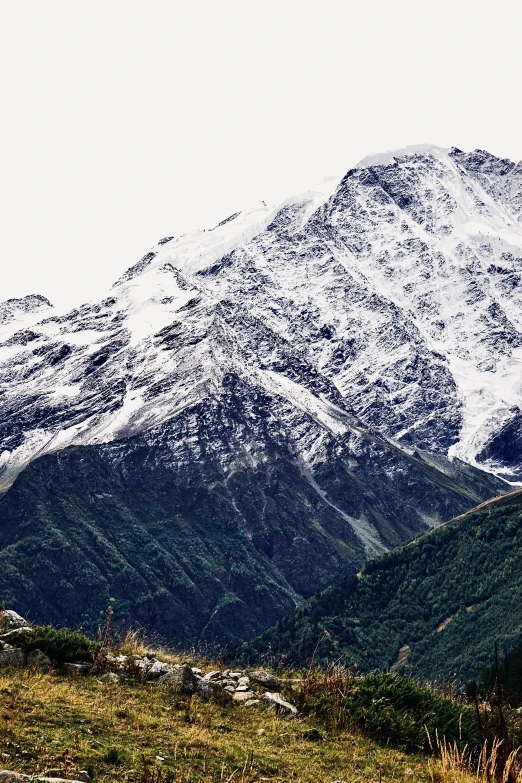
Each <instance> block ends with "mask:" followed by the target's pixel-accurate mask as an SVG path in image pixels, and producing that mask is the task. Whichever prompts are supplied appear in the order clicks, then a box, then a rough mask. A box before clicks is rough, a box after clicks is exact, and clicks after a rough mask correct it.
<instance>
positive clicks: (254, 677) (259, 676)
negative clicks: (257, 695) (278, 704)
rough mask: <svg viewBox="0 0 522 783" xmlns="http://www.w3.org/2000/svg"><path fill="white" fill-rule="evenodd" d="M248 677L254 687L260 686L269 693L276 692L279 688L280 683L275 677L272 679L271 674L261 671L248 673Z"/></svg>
mask: <svg viewBox="0 0 522 783" xmlns="http://www.w3.org/2000/svg"><path fill="white" fill-rule="evenodd" d="M248 676H249V677H250V680H251V681H252V682H254V683H255V684H256V685H261V686H262V687H263V688H266V689H267V690H269V691H276V690H277V689H278V688H279V687H280V686H281V682H280V680H279V679H278V678H277V677H274V675H273V674H270V672H266V671H264V670H262V669H260V670H258V671H255V672H249V673H248Z"/></svg>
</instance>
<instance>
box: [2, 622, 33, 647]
mask: <svg viewBox="0 0 522 783" xmlns="http://www.w3.org/2000/svg"><path fill="white" fill-rule="evenodd" d="M32 633H34V631H33V629H32V628H31V627H30V626H29V625H24V626H22V627H21V628H13V629H12V630H11V631H7V632H6V633H2V634H0V642H2V643H3V644H12V645H13V646H14V647H19V646H20V645H21V644H23V642H24V641H25V640H26V639H28V638H29V636H30V635H31V634H32Z"/></svg>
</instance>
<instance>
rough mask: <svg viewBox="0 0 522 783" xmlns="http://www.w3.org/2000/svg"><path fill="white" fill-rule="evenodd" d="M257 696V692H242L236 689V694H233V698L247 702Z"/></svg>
mask: <svg viewBox="0 0 522 783" xmlns="http://www.w3.org/2000/svg"><path fill="white" fill-rule="evenodd" d="M255 697H256V694H255V693H252V691H240V692H237V691H236V693H234V695H233V696H232V700H233V701H238V702H246V701H250V700H251V699H255Z"/></svg>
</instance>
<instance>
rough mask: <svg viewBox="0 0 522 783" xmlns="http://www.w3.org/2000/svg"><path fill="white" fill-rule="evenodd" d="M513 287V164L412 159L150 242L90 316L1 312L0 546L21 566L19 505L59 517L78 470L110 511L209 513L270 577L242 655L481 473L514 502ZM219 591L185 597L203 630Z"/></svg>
mask: <svg viewBox="0 0 522 783" xmlns="http://www.w3.org/2000/svg"><path fill="white" fill-rule="evenodd" d="M521 270H522V166H521V164H517V165H515V164H513V163H511V162H509V161H505V160H499V159H497V158H495V157H493V156H492V155H489V154H488V153H485V152H481V151H477V152H474V153H470V154H466V153H463V152H461V151H459V150H456V149H452V150H443V149H440V148H437V147H417V148H410V149H407V150H404V151H401V152H397V153H393V154H389V155H384V156H373V157H371V158H368V159H366V160H364V161H363V162H362V163H361V164H359V165H358V166H357V167H355V168H354V169H352V170H351V171H349V172H348V173H347V174H346V176H345V177H344V178H343V179H342V180H341V181H340V182H338V181H335V180H331V181H329V182H326V183H324V185H323V186H321V187H320V188H318V189H317V190H314V191H311V192H309V193H306V194H303V195H301V196H299V197H298V198H294V199H289V200H288V201H287V202H285V203H284V204H282V205H279V206H277V207H267V206H265V205H261V206H259V208H257V209H255V210H252V211H250V212H248V213H246V214H244V213H237V214H235V215H232V216H230V217H229V218H228V219H226V220H224V221H223V222H222V223H220V224H219V225H218V226H216V227H215V228H213V229H210V230H206V231H196V232H192V233H190V234H188V235H185V236H183V237H178V238H174V237H167V238H165V239H162V240H160V241H159V242H158V243H157V245H156V246H155V247H154V248H152V250H151V251H150V252H149V253H147V255H145V256H144V257H143V258H142V259H141V260H140V261H139V262H138V263H137V264H136V265H135V266H133V267H131V268H130V269H129V270H128V271H127V272H126V273H125V274H124V275H123V276H122V277H121V278H120V279H119V280H118V281H117V282H116V283H115V284H114V286H113V287H112V289H111V291H110V292H109V294H108V296H107V298H106V299H104V300H103V301H102V302H99V303H96V304H87V305H84V306H82V307H80V308H78V309H75V310H73V311H72V312H70V313H66V314H63V315H59V314H55V313H54V310H53V308H52V307H51V306H50V305H49V303H48V302H47V300H45V299H43V297H34V296H33V297H26V298H25V299H23V300H19V301H12V300H11V301H10V302H7V303H5V304H4V305H1V306H0V395H1V396H0V488H1V489H2V490H4V491H5V490H9V487H10V486H11V485H12V483H13V481H14V480H15V479H16V477H17V475H18V474H19V473H20V472H21V471H24V473H22V475H21V476H20V477H19V479H18V481H17V482H16V483H15V485H14V486H13V488H12V489H10V490H9V491H8V492H7V494H6V495H5V497H4V500H3V501H2V503H3V511H2V513H3V515H4V517H3V518H4V519H7V518H8V519H17V520H21V519H24V520H26V521H24V522H23V523H21V522H20V521H18V522H17V524H16V525H11V524H9V525H4V531H5V530H8V532H7V533H5V532H4V538H3V543H2V539H1V535H2V533H1V530H0V546H2V545H3V546H4V547H5V546H8V545H9V546H15V545H16V546H21V545H22V544H21V542H22V540H23V536H22V535H21V534H20V525H21V526H22V527H23V525H25V524H26V522H27V520H28V519H29V517H30V513H29V511H28V510H27V509H28V506H27V503H28V502H29V501H28V499H27V498H28V496H27V494H24V493H26V492H29V489H28V488H29V487H32V489H30V493H33V494H32V495H31V497H32V498H33V501H31V502H33V503H35V504H36V500H37V499H38V502H39V503H40V505H39V506H38V507H39V508H40V509H41V508H43V507H44V506H45V504H46V503H47V502H48V503H50V504H51V505H52V503H54V500H52V499H50V498H51V495H50V494H49V493H51V494H52V495H53V498H54V497H55V496H60V493H62V494H63V493H65V494H67V493H69V494H68V497H69V498H71V497H72V495H74V498H75V499H74V503H73V501H72V500H70V502H71V503H73V505H74V507H75V508H76V509H77V510H78V508H79V506H78V504H79V503H81V502H84V501H85V503H87V505H88V502H87V500H86V499H85V498H87V497H88V496H89V489H88V487H86V486H84V487H83V491H84V496H85V497H84V501H81V499H80V498H79V497H78V491H77V489H75V487H74V478H75V477H76V478H77V477H78V472H80V473H81V472H82V470H85V472H86V473H85V475H87V474H89V475H90V473H92V476H96V479H94V478H93V479H92V481H93V483H92V484H89V486H91V489H92V487H94V485H95V484H96V483H97V482H100V486H101V484H103V485H104V489H103V491H98V490H97V491H96V492H95V493H94V494H95V496H96V497H98V496H100V497H105V500H104V504H105V506H107V505H109V506H110V505H111V503H113V504H116V505H117V506H118V508H119V509H120V511H121V504H122V503H124V502H127V501H126V500H124V498H125V497H126V495H125V491H126V490H125V491H124V487H127V489H128V488H129V486H130V485H129V482H130V484H131V485H132V486H133V487H135V486H141V484H140V482H145V479H144V478H143V477H144V476H145V475H146V474H147V475H149V479H148V480H147V481H148V485H149V486H150V484H151V482H152V484H154V482H156V481H158V482H159V483H158V492H160V493H161V492H163V493H167V494H168V493H171V492H173V487H177V490H176V492H175V493H174V495H175V497H174V495H173V496H170V495H169V498H170V499H169V500H168V504H167V505H168V508H170V510H171V511H170V512H168V513H171V512H172V509H173V508H174V506H175V505H176V503H177V502H178V501H179V498H180V497H181V495H183V497H188V495H186V493H187V492H188V493H189V494H190V493H192V494H190V497H191V500H190V504H189V505H190V508H191V509H192V511H191V512H190V513H195V514H198V513H201V514H203V516H202V517H201V521H202V520H203V518H204V517H205V514H204V513H203V511H204V508H206V509H207V512H209V510H212V513H213V514H214V515H215V516H214V519H219V520H220V521H219V524H220V525H221V524H225V521H227V524H229V523H230V524H233V525H234V526H235V528H234V529H235V530H236V531H237V530H241V531H242V532H241V535H242V536H243V537H244V541H243V544H244V545H245V546H247V548H248V547H250V548H251V549H252V547H253V549H252V551H250V550H249V552H250V554H248V553H246V550H245V552H243V554H242V557H244V558H245V562H246V560H248V558H250V560H251V562H252V563H255V562H257V561H256V558H258V560H259V559H261V560H263V558H264V559H265V560H266V563H265V565H266V568H267V569H268V570H267V571H266V573H267V574H268V573H269V574H270V577H266V579H271V580H272V581H273V590H272V593H273V595H272V597H267V598H266V602H267V606H268V604H270V607H269V608H267V609H266V612H265V613H264V614H263V615H262V617H261V616H260V618H258V620H256V621H255V622H253V624H252V627H249V628H248V629H247V630H245V633H246V634H248V633H253V632H254V631H258V630H259V628H260V625H262V624H266V623H267V622H268V620H270V621H272V620H273V619H274V617H276V616H280V615H281V613H282V612H283V611H284V610H288V608H289V606H290V605H291V604H292V602H294V603H295V601H296V600H299V599H300V597H302V596H303V595H307V594H310V593H311V592H313V591H314V590H317V589H321V587H324V586H325V585H326V584H328V582H329V581H332V580H333V578H335V577H336V576H338V575H340V574H342V573H343V572H345V571H346V568H347V567H348V566H349V565H351V566H353V567H355V566H357V565H358V564H360V562H361V561H362V559H364V557H365V556H367V555H368V554H371V553H376V552H379V551H383V550H384V549H387V548H389V547H390V546H393V545H394V544H396V543H398V542H399V541H401V540H404V538H406V537H408V536H409V535H411V533H412V532H415V531H418V530H421V529H425V527H426V526H427V525H432V524H435V523H437V522H438V521H443V520H444V519H445V518H448V517H450V516H452V515H454V514H455V513H458V512H460V511H463V510H465V509H466V508H468V507H470V506H472V505H473V504H474V502H476V501H477V500H481V499H485V498H486V497H488V496H489V495H492V494H495V493H498V492H502V491H503V490H504V487H503V485H502V482H501V481H499V480H498V479H496V478H494V477H493V476H489V477H488V475H487V474H484V473H482V472H481V471H480V470H477V469H476V468H477V467H482V468H486V469H487V470H488V471H490V472H492V473H496V474H497V475H498V476H503V477H505V478H508V479H510V480H522V443H521V440H520V433H521V427H522V412H521V409H520V400H521V399H522V394H521V392H522V389H521V376H520V362H521V360H522V306H521V305H522V293H521V288H520V274H521ZM78 447H82V448H79V449H78ZM85 447H87V448H85ZM45 455H48V456H47V457H45ZM448 455H449V457H450V458H451V459H452V460H453V461H448V459H447V457H448ZM36 458H43V459H38V460H37V463H38V465H36V463H35V466H34V467H33V466H31V467H30V468H27V466H28V465H29V464H30V463H32V462H34V460H35V459H36ZM455 458H456V459H455ZM464 462H467V463H469V464H470V465H471V466H475V467H474V468H470V467H468V466H466V465H465V464H463V463H464ZM82 466H83V467H82ZM101 466H103V467H101ZM282 466H283V467H282ZM24 469H25V470H24ZM31 471H32V472H31ZM147 471H153V472H154V477H153V476H152V472H151V473H150V474H149V473H147ZM26 474H27V475H26ZM102 474H103V476H104V477H103V479H102V478H101V476H102ZM111 476H112V478H111ZM159 476H161V480H160V479H158V477H159ZM116 477H117V478H116ZM78 481H79V479H78ZM111 481H112V484H111ZM34 482H36V484H35V483H34ZM107 482H108V484H107ZM114 482H116V484H117V487H116V484H115V483H114ZM126 482H127V483H126ZM280 482H282V483H283V484H284V486H285V492H286V493H287V495H286V499H285V498H284V497H282V495H278V492H279V489H278V487H279V483H280ZM145 484H147V482H145ZM145 484H144V486H145ZM109 485H110V486H109ZM160 485H161V490H160V489H159V486H160ZM196 488H197V491H196ZM98 489H99V487H98ZM93 491H94V490H93ZM144 491H145V490H144ZM198 492H200V493H202V494H199V495H198ZM42 493H43V494H42ZM46 493H47V494H46ZM71 493H72V494H71ZM75 493H76V494H75ZM176 493H177V494H176ZM184 493H185V494H184ZM166 496H167V495H165V497H166ZM155 497H156V498H157V494H156V495H155ZM290 497H292V509H289V508H288V503H289V498H290ZM42 498H43V499H42ZM111 498H112V500H111ZM176 498H177V500H176ZM216 498H218V499H219V502H218V500H216ZM98 499H99V498H98ZM96 502H97V501H96V498H94V497H93V498H91V499H90V500H89V503H94V504H96ZM165 502H167V501H165ZM184 502H185V501H184ZM187 502H188V501H187ZM118 504H119V505H118ZM169 504H170V505H169ZM173 504H174V505H173ZM223 504H224V505H223ZM37 505H38V504H37ZM115 507H116V506H114V508H115ZM49 508H50V506H49ZM89 508H91V509H92V506H89ZM176 508H177V511H176V512H175V513H176V514H180V515H181V517H183V518H184V519H185V518H186V516H183V515H184V514H185V515H186V514H187V513H188V511H187V509H186V508H185V510H184V511H181V510H180V508H178V507H176ZM166 509H167V507H166V506H165V507H162V508H161V513H160V511H158V514H160V516H161V515H165V514H167V510H166ZM127 511H128V513H129V514H131V515H132V514H134V513H135V512H136V507H135V506H134V507H133V508H132V509H129V508H128V509H127ZM39 513H40V512H39ZM42 513H43V512H42ZM46 513H47V512H46ZM78 513H80V512H79V511H78ZM81 513H82V514H84V513H85V508H83V511H82V512H81ZM89 513H90V512H89ZM100 513H101V512H100ZM115 513H116V512H115ZM172 513H173V512H172ZM49 514H50V512H49ZM28 515H29V516H28ZM167 515H168V514H167ZM285 515H288V516H285ZM295 515H297V516H299V519H300V522H299V524H298V523H297V522H296V518H295ZM138 516H139V515H138ZM44 517H45V519H46V520H47V522H45V524H48V523H49V520H50V519H51V517H50V516H49V515H47V516H45V514H44ZM44 517H42V519H43V518H44ZM290 517H292V522H291V523H288V528H287V529H285V525H284V524H282V523H281V520H282V519H286V520H287V521H288V519H289V518H290ZM140 520H141V521H139V520H138V521H139V524H142V521H143V520H142V518H141V517H140ZM303 520H304V522H303ZM192 521H193V520H192ZM301 523H303V525H304V527H303V526H302V524H301ZM27 524H28V523H27ZM42 524H44V522H42ZM202 524H203V521H202ZM204 524H206V525H208V524H209V519H208V516H207V518H206V522H205V523H204ZM225 527H226V525H225ZM15 528H16V530H15ZM274 531H277V534H276V532H274ZM62 533H63V530H62ZM198 535H199V534H198ZM258 539H259V540H258ZM261 539H262V540H263V543H260V540H261ZM242 540H243V539H242ZM201 541H206V539H205V535H204V532H201ZM243 544H242V546H243ZM77 545H78V542H77V541H75V543H74V546H77ZM207 545H208V541H206V544H205V546H207ZM254 550H255V552H254ZM238 551H239V550H238ZM303 552H304V553H306V556H304V555H303V554H302V553H303ZM312 552H316V553H317V554H318V557H317V559H316V562H313V563H311V561H310V556H311V553H312ZM179 558H181V560H182V559H183V558H182V554H181V553H179ZM289 558H290V560H289ZM233 559H234V558H233ZM181 560H179V562H178V561H177V562H178V566H179V567H180V568H181V569H182V570H183V569H184V577H183V578H185V577H187V578H189V579H190V580H191V584H192V585H193V584H194V583H195V580H194V578H193V575H192V576H190V575H189V576H187V574H188V573H189V571H190V568H188V570H187V566H186V564H185V565H180V563H181ZM268 561H270V562H268ZM92 562H93V561H92V560H91V564H92ZM212 562H213V563H215V561H214V560H212ZM292 563H293V564H292ZM303 563H306V569H308V570H307V573H306V574H305V575H304V574H302V573H301V574H300V575H299V574H298V571H299V570H300V569H301V570H302V567H303ZM296 564H297V565H296ZM13 567H14V566H13ZM62 567H64V568H65V565H63V566H62ZM97 567H98V566H97ZM134 567H136V568H138V566H137V565H136V566H133V568H134ZM219 567H220V568H222V569H223V573H225V572H226V569H227V567H228V566H227V565H226V564H225V563H224V562H223V563H221V565H220V566H219ZM256 567H257V566H256ZM263 567H265V566H263ZM16 568H18V566H16ZM253 568H254V566H253ZM254 570H255V569H254ZM22 572H23V569H22V570H21V571H20V570H19V571H18V572H17V573H18V576H19V578H20V580H21V581H20V585H22V584H24V579H25V580H27V575H26V574H25V572H24V573H22ZM13 574H14V572H13ZM18 576H16V575H15V576H13V580H14V582H16V580H17V579H18ZM142 577H143V574H141V576H140V578H142ZM96 578H98V577H96ZM143 578H144V579H145V582H147V578H148V577H143ZM249 578H250V577H249ZM70 579H71V580H72V581H74V579H73V574H72V575H71V578H70ZM99 579H102V577H101V576H100V577H99ZM103 579H105V580H106V582H107V589H109V585H110V584H111V582H110V579H109V577H106V576H103ZM252 580H253V581H252ZM95 581H96V580H94V582H93V584H94V583H95ZM217 581H218V582H219V584H220V587H219V589H218V588H217V587H216V588H215V589H214V588H212V589H210V588H209V590H208V595H207V594H205V597H204V598H203V597H202V596H201V595H200V597H199V599H198V600H199V601H200V602H201V601H203V602H206V603H205V606H206V607H207V608H208V611H207V609H206V610H205V612H207V613H206V614H205V612H203V615H205V618H206V619H205V622H204V624H203V625H204V627H205V629H207V630H208V623H210V618H211V617H212V618H214V620H213V621H212V622H214V623H217V622H218V620H219V622H220V623H222V622H223V621H222V615H223V614H224V613H225V614H226V612H225V610H224V609H223V606H224V605H222V604H220V603H219V601H220V600H222V597H223V590H225V587H224V585H225V582H226V579H224V578H223V579H221V577H219V578H218V579H217ZM254 582H255V577H254V576H252V578H251V581H250V582H249V587H248V589H247V588H245V590H246V592H245V595H246V594H248V590H250V588H251V586H252V584H253V583H254ZM36 583H37V582H34V584H36ZM70 583H71V584H72V582H70ZM147 584H148V583H147ZM0 586H2V588H3V589H4V590H5V589H7V588H4V587H3V585H2V584H1V581H0ZM149 586H150V585H149ZM73 587H74V585H73ZM74 589H76V588H74ZM140 589H141V588H140ZM144 589H145V588H144ZM159 589H160V588H159V587H158V590H159ZM161 589H165V583H164V581H163V582H162V587H161ZM169 589H170V588H169ZM198 589H199V587H198ZM226 590H228V591H229V593H230V594H232V593H233V594H234V595H235V596H236V597H237V596H238V595H241V596H242V593H241V589H240V588H238V587H237V585H236V586H235V587H234V588H233V589H232V588H230V585H229V586H228V587H227V588H226ZM220 591H221V592H220ZM278 591H279V593H280V594H281V595H280V597H279V598H277V600H276V599H274V598H273V596H274V595H276V594H277V593H278ZM171 592H172V591H171ZM15 597H16V596H15ZM75 600H76V599H75ZM173 600H174V599H173ZM176 600H178V599H177V598H176ZM179 600H181V599H179ZM240 600H244V597H241V599H240ZM270 602H272V603H270ZM11 603H13V601H12V599H11ZM153 603H154V602H153ZM13 605H14V604H13ZM33 605H34V603H33ZM42 606H43V604H42ZM22 608H23V607H22ZM218 609H219V611H218ZM86 611H87V610H86ZM89 611H90V610H89ZM147 611H149V610H147ZM42 612H45V610H44V609H42ZM213 613H214V614H213ZM216 613H217V615H219V617H218V620H217V619H215V617H216ZM254 614H255V612H254ZM268 615H270V617H268ZM146 619H147V622H148V624H150V616H147V618H146ZM227 622H228V621H227ZM202 628H203V626H201V627H198V628H192V627H191V628H189V629H188V630H187V631H186V633H185V636H187V637H190V636H192V637H194V635H196V636H198V638H202V635H203V636H204V635H205V634H204V633H203V630H202ZM220 628H221V630H219V631H216V634H217V635H218V636H219V634H220V633H223V634H225V635H226V634H227V633H229V632H230V633H231V631H230V628H229V627H228V626H227V628H226V629H225V630H223V628H224V627H223V626H220Z"/></svg>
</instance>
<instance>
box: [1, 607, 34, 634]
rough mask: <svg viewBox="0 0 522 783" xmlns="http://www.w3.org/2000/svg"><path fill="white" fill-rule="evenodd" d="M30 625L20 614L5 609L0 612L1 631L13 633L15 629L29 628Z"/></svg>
mask: <svg viewBox="0 0 522 783" xmlns="http://www.w3.org/2000/svg"><path fill="white" fill-rule="evenodd" d="M28 626H29V623H28V622H27V620H25V619H24V618H23V617H22V616H21V615H20V614H18V612H15V611H13V610H12V609H4V611H3V612H0V630H2V631H12V630H13V629H14V628H27V627H28Z"/></svg>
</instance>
